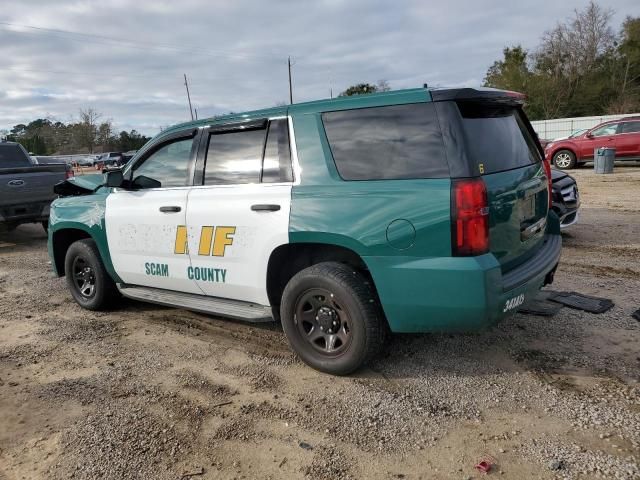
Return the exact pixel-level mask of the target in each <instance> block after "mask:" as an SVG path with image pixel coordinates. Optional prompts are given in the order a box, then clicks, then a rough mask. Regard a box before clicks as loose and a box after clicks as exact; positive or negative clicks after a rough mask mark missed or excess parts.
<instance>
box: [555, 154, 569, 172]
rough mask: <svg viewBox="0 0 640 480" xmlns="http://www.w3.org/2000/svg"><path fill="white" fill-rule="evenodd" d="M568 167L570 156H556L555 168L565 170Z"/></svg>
mask: <svg viewBox="0 0 640 480" xmlns="http://www.w3.org/2000/svg"><path fill="white" fill-rule="evenodd" d="M569 165H571V155H569V154H568V153H559V154H558V155H556V166H558V167H560V168H567V167H568V166H569Z"/></svg>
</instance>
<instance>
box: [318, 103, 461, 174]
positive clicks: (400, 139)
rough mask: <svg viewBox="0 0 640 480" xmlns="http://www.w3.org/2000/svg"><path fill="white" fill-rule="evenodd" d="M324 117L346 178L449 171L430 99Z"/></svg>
mask: <svg viewBox="0 0 640 480" xmlns="http://www.w3.org/2000/svg"><path fill="white" fill-rule="evenodd" d="M322 121H323V123H324V129H325V132H326V134H327V139H328V140H329V145H330V147H331V153H332V154H333V159H334V161H335V164H336V168H337V169H338V173H339V174H340V176H341V177H342V178H343V179H344V180H383V179H385V180H391V179H408V178H442V177H447V176H448V175H449V169H448V165H447V161H446V157H445V153H444V146H443V142H442V134H441V132H440V127H439V125H438V119H437V116H436V113H435V108H434V106H433V104H432V103H416V104H408V105H393V106H384V107H372V108H360V109H356V110H342V111H337V112H326V113H323V114H322Z"/></svg>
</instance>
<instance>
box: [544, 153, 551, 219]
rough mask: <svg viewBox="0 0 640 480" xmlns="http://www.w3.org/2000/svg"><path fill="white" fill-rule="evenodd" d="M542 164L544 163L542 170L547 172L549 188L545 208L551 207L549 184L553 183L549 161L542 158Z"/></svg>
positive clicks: (549, 185) (549, 186)
mask: <svg viewBox="0 0 640 480" xmlns="http://www.w3.org/2000/svg"><path fill="white" fill-rule="evenodd" d="M542 164H543V165H544V172H545V173H546V174H547V182H548V185H547V187H548V188H549V204H548V205H547V209H549V208H551V201H552V200H553V198H552V196H553V192H552V191H551V185H552V183H553V181H552V179H551V162H550V161H549V160H548V159H547V158H544V159H543V160H542Z"/></svg>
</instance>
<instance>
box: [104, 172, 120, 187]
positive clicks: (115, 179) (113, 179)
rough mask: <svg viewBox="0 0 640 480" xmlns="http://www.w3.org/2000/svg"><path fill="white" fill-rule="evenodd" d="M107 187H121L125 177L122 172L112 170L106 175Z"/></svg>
mask: <svg viewBox="0 0 640 480" xmlns="http://www.w3.org/2000/svg"><path fill="white" fill-rule="evenodd" d="M105 177H106V178H105V180H106V182H105V185H106V186H107V187H121V186H122V184H123V182H124V176H123V175H122V170H120V169H118V170H110V171H108V172H107V173H105Z"/></svg>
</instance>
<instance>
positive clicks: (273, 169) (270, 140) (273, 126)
mask: <svg viewBox="0 0 640 480" xmlns="http://www.w3.org/2000/svg"><path fill="white" fill-rule="evenodd" d="M291 181H293V171H292V169H291V150H290V149H289V124H288V122H287V120H286V119H281V120H272V121H271V122H270V123H269V133H268V134H267V144H266V146H265V149H264V159H263V160H262V182H263V183H278V182H291Z"/></svg>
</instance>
